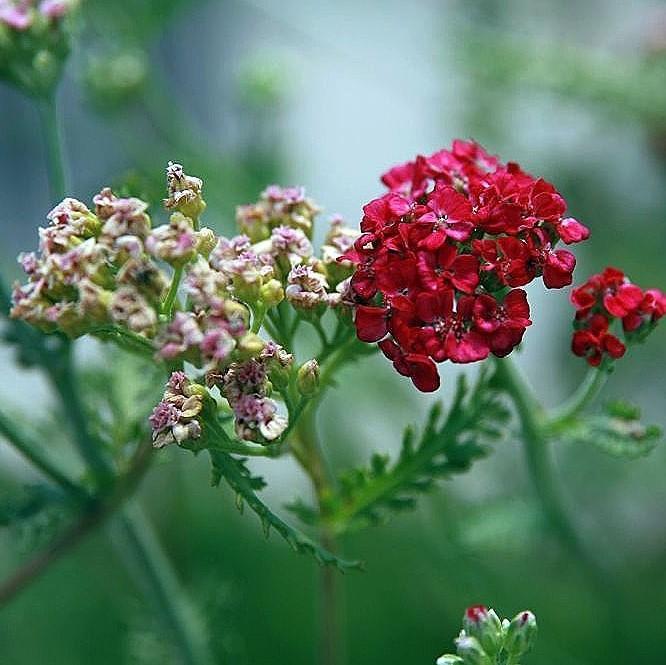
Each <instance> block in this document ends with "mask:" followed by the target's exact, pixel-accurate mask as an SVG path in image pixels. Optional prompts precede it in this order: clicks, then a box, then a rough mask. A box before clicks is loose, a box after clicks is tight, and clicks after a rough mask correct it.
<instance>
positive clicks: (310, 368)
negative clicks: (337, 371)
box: [296, 358, 320, 397]
mask: <svg viewBox="0 0 666 665" xmlns="http://www.w3.org/2000/svg"><path fill="white" fill-rule="evenodd" d="M319 374H320V370H319V363H318V362H317V361H316V360H315V359H314V358H313V359H312V360H308V361H307V362H304V363H303V364H302V365H301V366H300V367H299V368H298V375H297V377H296V386H297V387H298V392H300V393H301V395H303V396H304V397H311V396H312V395H314V394H315V393H316V392H317V388H319Z"/></svg>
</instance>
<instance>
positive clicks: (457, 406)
mask: <svg viewBox="0 0 666 665" xmlns="http://www.w3.org/2000/svg"><path fill="white" fill-rule="evenodd" d="M508 418H509V412H508V411H507V409H506V408H505V406H504V405H503V404H502V403H501V401H500V400H499V398H498V395H497V392H496V391H495V390H494V389H493V388H492V387H491V382H490V380H489V375H488V372H487V371H484V372H482V373H481V375H480V377H479V379H478V381H477V383H476V385H475V387H474V389H473V390H472V391H470V390H469V389H468V386H467V382H466V380H465V377H464V376H461V377H460V378H459V381H458V386H457V389H456V393H455V395H454V398H453V403H452V405H451V408H450V409H449V411H448V413H447V414H446V417H444V416H443V409H442V406H441V404H435V405H434V406H433V407H432V409H431V410H430V413H429V415H428V418H427V420H426V423H425V426H424V427H423V431H422V433H421V434H420V436H419V435H418V433H417V431H416V429H415V428H413V427H411V426H410V427H407V429H406V430H405V433H404V436H403V440H402V448H401V451H400V454H399V456H398V458H397V460H395V461H394V462H392V461H391V460H390V458H389V457H388V456H387V455H381V454H375V455H373V456H372V458H371V459H370V464H369V465H368V466H367V467H363V468H360V469H354V470H352V471H350V472H347V473H346V474H345V475H343V476H342V478H341V479H340V492H339V494H338V496H337V497H336V498H335V499H334V500H333V501H332V505H331V506H330V507H328V510H327V511H326V514H327V517H326V520H327V522H329V523H330V526H331V527H332V528H334V529H335V530H336V531H337V532H344V531H348V530H351V529H356V528H360V527H363V526H366V525H374V524H380V523H383V522H385V521H386V520H387V519H388V517H389V516H390V515H391V514H392V513H398V512H401V511H405V510H410V509H412V508H414V506H415V505H416V501H417V498H418V496H419V495H420V494H423V493H425V492H428V491H430V490H431V489H432V488H433V487H434V486H435V484H436V483H437V481H439V480H441V479H445V478H448V477H450V476H451V475H453V474H455V473H462V472H464V471H466V470H467V469H469V467H470V466H471V464H472V462H473V461H474V460H476V459H478V458H480V457H483V456H485V455H486V454H487V452H488V448H487V444H488V443H489V442H491V441H493V440H495V439H497V438H498V437H500V436H501V435H502V434H503V425H504V423H505V422H506V421H507V420H508ZM292 509H293V507H292ZM298 512H299V514H304V513H305V512H306V511H304V510H303V508H302V506H299V507H298Z"/></svg>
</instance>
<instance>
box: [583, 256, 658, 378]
mask: <svg viewBox="0 0 666 665" xmlns="http://www.w3.org/2000/svg"><path fill="white" fill-rule="evenodd" d="M571 303H572V305H573V306H574V308H575V309H576V318H575V321H574V328H575V330H574V333H573V337H572V340H571V350H572V351H573V353H574V354H575V355H577V356H580V357H582V358H585V359H586V360H587V362H588V364H590V365H592V366H593V367H597V366H599V365H600V364H601V363H602V362H603V361H604V359H605V358H609V359H612V360H616V359H618V358H621V357H622V356H623V355H624V354H625V351H626V347H627V344H631V343H633V342H635V341H641V340H643V339H645V337H646V336H647V335H648V334H649V333H650V332H651V331H652V330H653V329H654V327H655V326H656V325H657V322H658V321H659V319H661V317H662V316H664V314H666V294H664V293H662V292H661V291H660V290H659V289H646V290H643V289H641V288H640V287H638V286H636V285H635V284H632V282H631V281H630V280H629V278H628V277H627V276H626V275H625V274H624V273H623V272H622V271H621V270H618V269H617V268H606V269H605V270H604V271H603V272H601V273H598V274H596V275H592V276H591V277H590V278H589V279H588V280H587V281H586V282H585V283H584V284H581V285H580V286H577V287H576V288H575V289H573V290H572V292H571ZM616 322H618V325H615V331H614V332H612V331H611V329H612V328H613V327H614V324H615V323H616ZM620 323H621V325H619V324H620ZM621 338H622V339H621ZM622 340H624V341H622Z"/></svg>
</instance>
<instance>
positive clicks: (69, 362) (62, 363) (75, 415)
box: [46, 340, 114, 487]
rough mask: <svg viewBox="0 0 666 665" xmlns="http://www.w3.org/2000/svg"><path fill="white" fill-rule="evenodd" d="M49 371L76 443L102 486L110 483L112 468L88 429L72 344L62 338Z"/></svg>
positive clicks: (48, 368)
mask: <svg viewBox="0 0 666 665" xmlns="http://www.w3.org/2000/svg"><path fill="white" fill-rule="evenodd" d="M46 371H47V373H48V375H49V378H50V379H51V383H52V385H53V388H54V389H55V391H56V393H57V394H58V396H59V397H60V404H61V406H62V409H63V412H64V414H65V416H66V418H67V420H68V421H69V424H70V428H71V431H72V436H73V437H74V443H75V444H76V447H77V449H78V451H79V454H80V456H81V458H82V459H83V461H84V462H85V463H86V464H87V466H88V467H89V468H90V470H91V471H92V473H93V475H94V477H95V481H96V482H97V484H98V485H99V486H102V487H103V486H106V485H108V484H110V483H111V482H112V480H113V476H114V471H113V467H112V466H111V463H110V461H109V460H108V459H107V458H106V456H105V455H104V454H103V452H102V450H101V446H100V442H99V441H96V440H95V439H94V438H93V437H92V436H91V435H90V432H89V431H88V423H87V420H86V412H85V407H84V404H83V399H82V397H81V393H80V390H79V382H78V380H77V377H76V372H75V368H74V363H73V358H72V345H71V343H70V342H69V341H68V340H64V341H63V344H62V348H61V349H60V354H59V355H58V356H57V357H55V358H54V359H53V362H51V363H49V365H48V366H47V367H46Z"/></svg>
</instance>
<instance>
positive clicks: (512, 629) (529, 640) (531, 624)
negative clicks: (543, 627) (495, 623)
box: [504, 610, 537, 658]
mask: <svg viewBox="0 0 666 665" xmlns="http://www.w3.org/2000/svg"><path fill="white" fill-rule="evenodd" d="M536 633H537V623H536V617H535V616H534V614H532V612H530V611H529V610H524V611H523V612H519V613H518V614H516V616H515V617H514V618H513V619H512V620H511V623H510V624H509V627H508V629H507V632H506V640H505V643H504V648H505V649H506V651H507V653H508V654H509V655H510V656H512V657H513V658H519V657H520V656H522V655H523V654H525V653H527V652H528V651H529V650H530V649H531V648H532V645H533V644H534V639H535V638H536Z"/></svg>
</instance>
